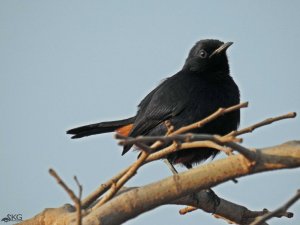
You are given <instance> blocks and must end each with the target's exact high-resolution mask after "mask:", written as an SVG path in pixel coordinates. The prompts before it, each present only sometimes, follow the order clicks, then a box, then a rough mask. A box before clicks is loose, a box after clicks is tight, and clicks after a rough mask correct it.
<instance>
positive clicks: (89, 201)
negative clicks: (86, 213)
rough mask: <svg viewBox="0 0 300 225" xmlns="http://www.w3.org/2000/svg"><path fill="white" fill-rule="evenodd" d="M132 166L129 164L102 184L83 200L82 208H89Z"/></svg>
mask: <svg viewBox="0 0 300 225" xmlns="http://www.w3.org/2000/svg"><path fill="white" fill-rule="evenodd" d="M130 167H131V166H128V167H127V168H126V169H124V170H122V171H121V172H120V173H118V174H117V175H116V176H114V177H113V178H111V179H110V180H108V181H107V182H105V183H104V184H101V185H100V186H99V187H98V188H97V189H96V190H95V191H94V192H92V193H91V194H90V195H89V196H87V197H86V198H85V199H83V200H82V208H83V209H86V208H88V207H89V206H90V205H91V204H92V203H93V202H94V201H96V200H97V199H98V198H99V197H100V196H101V195H103V194H104V193H105V192H106V191H107V190H108V189H109V188H110V187H111V186H112V185H113V183H115V182H117V181H118V180H119V179H120V178H121V177H122V176H123V175H124V174H125V173H126V172H127V171H128V170H129V169H130Z"/></svg>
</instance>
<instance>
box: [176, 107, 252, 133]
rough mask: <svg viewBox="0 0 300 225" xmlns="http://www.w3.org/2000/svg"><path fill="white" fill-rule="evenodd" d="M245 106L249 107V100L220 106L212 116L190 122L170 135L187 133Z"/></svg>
mask: <svg viewBox="0 0 300 225" xmlns="http://www.w3.org/2000/svg"><path fill="white" fill-rule="evenodd" d="M245 107H248V102H243V103H240V104H237V105H234V106H231V107H228V108H220V109H218V110H217V111H216V112H214V113H213V114H211V115H210V116H208V117H206V118H204V119H203V120H200V121H198V122H196V123H192V124H190V125H188V126H184V127H181V128H179V129H178V130H176V131H174V132H173V133H171V134H170V135H176V134H182V133H186V132H188V131H191V130H193V129H196V128H200V127H202V126H203V125H205V124H207V123H209V122H211V121H213V120H215V119H217V118H218V117H220V116H222V115H224V114H226V113H229V112H233V111H235V110H238V109H241V108H245Z"/></svg>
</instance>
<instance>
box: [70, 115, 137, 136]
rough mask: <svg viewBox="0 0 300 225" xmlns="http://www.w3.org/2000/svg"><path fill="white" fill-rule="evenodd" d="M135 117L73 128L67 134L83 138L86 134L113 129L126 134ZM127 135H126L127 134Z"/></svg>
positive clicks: (106, 131)
mask: <svg viewBox="0 0 300 225" xmlns="http://www.w3.org/2000/svg"><path fill="white" fill-rule="evenodd" d="M134 120H135V117H130V118H128V119H124V120H116V121H108V122H102V123H94V124H90V125H86V126H82V127H77V128H73V129H71V130H68V131H67V134H71V135H73V136H72V137H71V138H72V139H74V138H82V137H85V136H90V135H95V134H101V133H108V132H113V131H118V132H119V133H121V134H123V135H125V134H127V133H129V131H130V130H131V128H132V123H133V122H134ZM125 136H126V135H125Z"/></svg>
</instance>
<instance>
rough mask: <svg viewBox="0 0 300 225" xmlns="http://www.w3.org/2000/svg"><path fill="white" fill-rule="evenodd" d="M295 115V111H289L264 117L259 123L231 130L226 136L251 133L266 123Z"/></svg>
mask: <svg viewBox="0 0 300 225" xmlns="http://www.w3.org/2000/svg"><path fill="white" fill-rule="evenodd" d="M296 116H297V113H295V112H290V113H287V114H284V115H281V116H276V117H271V118H268V119H265V120H263V121H261V122H259V123H256V124H253V125H251V126H249V127H246V128H243V129H240V130H238V131H232V132H230V133H229V134H228V136H238V135H242V134H246V133H251V132H253V131H254V130H255V129H257V128H259V127H262V126H266V125H268V124H271V123H273V122H276V121H279V120H283V119H290V118H295V117H296Z"/></svg>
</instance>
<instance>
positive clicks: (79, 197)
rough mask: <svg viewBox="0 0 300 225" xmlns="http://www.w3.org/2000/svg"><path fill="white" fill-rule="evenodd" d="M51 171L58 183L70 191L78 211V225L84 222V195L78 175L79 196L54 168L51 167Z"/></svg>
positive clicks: (75, 178) (69, 193)
mask: <svg viewBox="0 0 300 225" xmlns="http://www.w3.org/2000/svg"><path fill="white" fill-rule="evenodd" d="M49 173H50V175H51V176H53V177H54V178H55V179H56V181H57V183H58V184H59V185H60V186H62V188H63V189H64V190H65V191H66V192H67V193H68V195H69V196H70V198H71V199H72V201H73V202H74V204H75V207H76V212H77V220H76V221H77V225H81V224H82V215H81V195H82V185H81V184H80V183H79V181H78V179H77V177H76V176H74V180H75V182H76V184H77V186H78V189H79V195H78V197H77V196H76V195H75V194H74V192H73V191H72V190H71V189H70V188H69V187H68V186H67V185H66V183H65V182H64V181H63V180H62V179H61V178H60V176H59V175H58V174H57V173H56V172H55V170H54V169H49Z"/></svg>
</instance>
